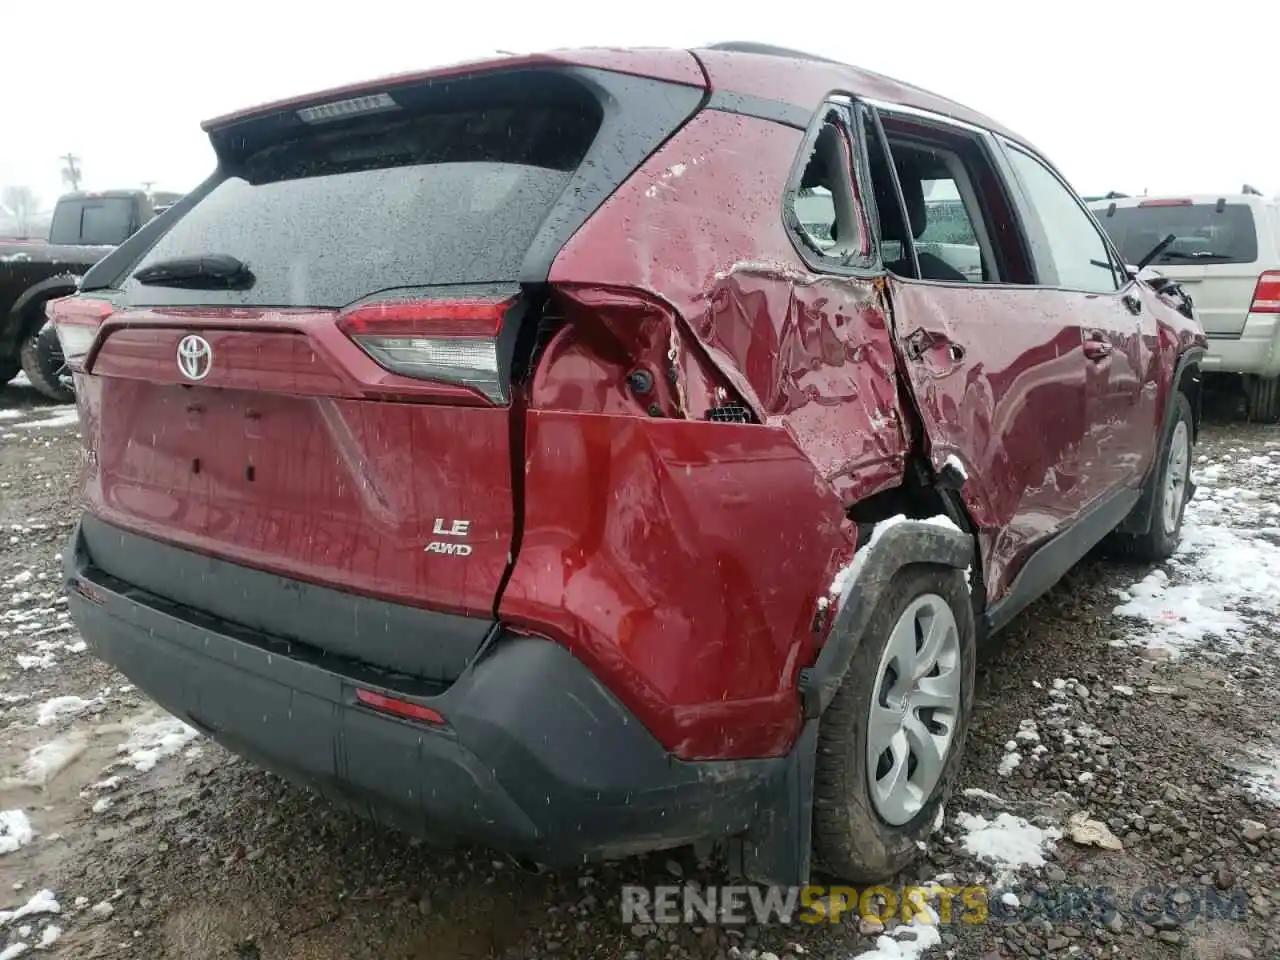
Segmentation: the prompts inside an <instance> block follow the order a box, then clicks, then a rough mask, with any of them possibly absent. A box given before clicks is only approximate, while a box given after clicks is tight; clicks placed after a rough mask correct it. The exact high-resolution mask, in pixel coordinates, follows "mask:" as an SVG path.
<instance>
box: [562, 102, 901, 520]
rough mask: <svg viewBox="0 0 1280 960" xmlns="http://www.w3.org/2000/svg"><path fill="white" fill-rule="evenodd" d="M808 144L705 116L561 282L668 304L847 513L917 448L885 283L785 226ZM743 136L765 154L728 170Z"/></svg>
mask: <svg viewBox="0 0 1280 960" xmlns="http://www.w3.org/2000/svg"><path fill="white" fill-rule="evenodd" d="M801 137H802V135H801V133H800V132H799V131H797V130H794V129H790V128H787V127H782V126H779V125H777V124H772V123H768V122H767V121H763V120H759V119H755V118H750V117H743V116H737V115H731V114H724V113H717V112H714V111H709V112H704V113H702V114H700V115H699V116H697V117H696V118H695V119H694V120H692V121H691V122H690V123H689V124H688V125H686V126H685V127H684V128H683V129H682V130H681V131H680V133H679V134H677V135H676V136H675V137H673V138H672V140H671V141H670V142H668V143H667V144H666V145H664V146H663V148H662V149H661V150H659V151H658V152H657V153H656V154H654V156H653V157H652V158H650V160H649V162H648V163H647V164H646V165H645V167H644V168H643V169H642V170H641V171H639V172H638V173H637V175H636V176H634V177H632V179H631V180H629V181H628V182H627V183H626V184H624V185H623V187H622V188H621V189H620V190H619V191H618V192H617V193H616V194H614V196H612V197H611V198H610V199H609V200H608V201H607V202H606V203H605V204H604V205H602V206H601V208H600V210H599V211H598V212H597V214H596V215H595V216H594V217H593V218H592V219H591V221H590V222H589V223H587V224H586V226H584V227H583V229H582V230H581V231H579V233H578V234H577V235H576V236H574V238H573V239H572V240H571V241H570V242H569V244H568V245H567V246H566V247H565V249H564V250H563V251H562V253H561V255H560V257H559V258H558V259H557V261H556V264H555V265H554V267H553V269H552V274H551V280H552V282H553V283H554V284H556V285H562V284H568V285H574V284H587V283H589V282H590V283H596V284H599V283H601V282H603V283H605V284H608V285H610V286H617V287H619V288H623V289H633V290H639V291H643V292H644V293H645V294H648V295H650V296H652V297H654V298H656V299H658V300H661V301H665V302H666V303H668V304H670V305H671V308H672V310H673V312H674V315H675V316H676V317H678V318H680V319H681V320H682V321H683V325H684V326H686V327H687V328H688V329H689V331H690V332H691V334H692V335H693V336H694V337H695V338H696V340H697V342H698V344H700V346H701V348H702V349H703V350H704V351H705V354H706V356H707V357H708V358H709V359H710V361H711V362H712V363H713V364H714V365H715V367H716V368H717V369H718V370H719V372H720V374H721V375H722V376H723V377H724V379H725V380H726V381H727V382H728V384H730V385H731V386H732V387H733V388H734V389H735V390H736V391H737V392H738V393H739V394H740V396H741V397H742V399H743V400H744V401H745V402H746V403H747V404H748V405H749V406H750V407H751V408H752V410H753V412H754V413H755V415H756V417H757V418H758V419H759V420H761V421H762V422H764V423H768V424H773V425H777V426H782V427H785V428H786V429H787V430H788V431H789V432H790V433H791V434H792V435H793V436H794V437H795V438H796V443H797V445H798V446H799V447H800V449H801V450H802V451H804V453H805V455H806V456H807V457H809V459H810V460H811V461H812V463H813V464H814V466H815V467H816V469H817V471H818V474H819V476H820V477H822V478H823V479H824V480H825V481H826V482H827V483H828V484H830V485H831V486H832V488H833V489H835V490H837V491H838V493H839V495H840V496H841V498H842V499H843V500H844V501H845V502H846V503H848V502H853V501H856V500H859V499H862V498H864V497H867V496H869V495H871V494H873V493H876V492H878V491H879V490H883V489H886V488H888V487H890V486H894V485H896V484H897V483H900V482H901V479H902V476H903V470H904V463H905V458H906V454H907V450H908V446H909V443H908V440H909V438H908V436H907V432H906V427H905V425H904V419H903V417H902V415H901V411H900V409H899V403H898V392H897V386H896V381H895V378H894V373H893V370H894V361H893V351H892V345H891V343H890V340H889V330H888V323H887V319H886V315H885V312H884V310H883V309H882V308H881V306H880V302H879V299H878V296H877V293H876V285H875V281H874V280H872V279H869V278H859V277H835V276H819V275H816V274H814V273H812V272H811V271H810V270H809V269H808V268H807V267H806V266H805V265H804V263H803V262H802V261H801V260H800V258H799V257H798V256H797V254H796V252H795V249H794V247H793V246H792V243H791V239H790V238H789V236H788V235H787V232H786V228H785V226H784V224H783V220H782V211H781V209H780V207H779V203H778V198H779V197H780V196H782V194H783V192H784V190H785V187H786V182H787V177H788V175H789V173H790V170H791V167H792V163H793V161H794V158H795V154H796V151H797V150H798V149H799V146H800V141H801ZM729 142H751V143H752V144H753V149H752V150H751V151H750V152H749V153H748V152H743V153H740V154H736V155H734V156H733V157H732V159H731V160H730V159H729V158H726V157H725V155H724V151H723V148H722V147H721V144H723V143H729ZM713 152H718V154H719V155H718V158H717V163H716V164H715V165H714V167H715V168H714V169H713V167H712V165H710V164H708V163H706V162H704V158H705V157H706V156H708V155H709V154H711V153H713ZM674 170H679V171H680V175H679V176H673V175H672V171H674ZM618 236H625V237H627V238H629V240H630V242H629V243H626V244H619V243H617V242H615V241H614V240H613V239H612V238H615V237H618ZM704 237H715V238H717V242H716V243H715V244H710V243H706V242H703V238H704ZM690 402H691V404H692V400H691V401H690ZM691 415H693V416H697V413H696V412H694V413H693V414H691Z"/></svg>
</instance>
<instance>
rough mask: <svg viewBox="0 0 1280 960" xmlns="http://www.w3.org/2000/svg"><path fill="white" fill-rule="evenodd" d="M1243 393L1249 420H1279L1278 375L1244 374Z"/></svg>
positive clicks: (1279, 395)
mask: <svg viewBox="0 0 1280 960" xmlns="http://www.w3.org/2000/svg"><path fill="white" fill-rule="evenodd" d="M1244 395H1245V400H1246V403H1247V409H1248V415H1249V419H1250V420H1251V421H1253V422H1254V423H1275V422H1276V421H1277V420H1280V377H1255V376H1253V375H1251V374H1249V375H1246V376H1245V378H1244Z"/></svg>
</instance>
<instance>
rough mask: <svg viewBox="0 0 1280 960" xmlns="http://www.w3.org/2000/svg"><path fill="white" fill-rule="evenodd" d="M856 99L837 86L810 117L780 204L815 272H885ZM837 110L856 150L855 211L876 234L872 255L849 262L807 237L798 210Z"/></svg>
mask: <svg viewBox="0 0 1280 960" xmlns="http://www.w3.org/2000/svg"><path fill="white" fill-rule="evenodd" d="M855 103H856V101H855V99H854V97H853V95H852V94H850V93H846V92H843V91H840V90H833V91H831V92H829V93H828V94H827V95H826V96H824V97H823V98H822V102H821V103H820V104H819V105H818V107H817V109H815V110H814V111H813V114H812V115H811V116H810V118H809V123H808V126H807V128H806V129H805V134H804V137H803V138H802V139H801V141H800V147H799V149H798V150H797V151H796V155H795V158H794V159H793V160H792V162H791V170H790V171H789V172H788V173H787V185H786V187H785V188H784V189H783V191H782V202H781V205H780V208H781V214H782V225H783V228H784V229H785V230H786V233H787V238H788V239H789V240H790V241H791V246H792V247H793V248H794V249H795V251H796V255H797V256H798V257H800V259H801V260H802V261H803V262H804V264H805V266H807V267H808V268H809V269H810V270H812V271H813V272H814V273H820V274H829V275H834V276H842V277H864V278H865V277H875V276H879V275H881V274H882V273H883V272H884V269H883V267H882V266H881V264H880V251H879V245H878V244H877V243H875V233H874V217H873V215H872V214H873V212H874V200H873V199H871V198H870V196H869V194H868V193H867V190H868V184H869V181H868V180H867V179H866V178H865V177H863V176H862V168H863V166H864V165H865V163H866V144H865V142H864V140H863V138H862V131H861V129H860V128H859V127H858V126H857V125H856V124H855V123H854V122H853V121H854V104H855ZM833 112H834V113H835V114H836V115H837V116H838V117H839V119H840V122H841V123H843V124H844V127H845V132H846V134H847V135H848V136H849V142H850V144H851V145H852V149H853V153H854V157H853V163H854V169H853V170H851V171H850V176H851V178H852V179H853V180H854V181H855V186H856V187H857V192H858V195H859V199H860V200H861V203H860V205H859V209H856V210H854V211H853V215H854V216H855V217H860V218H861V219H862V228H863V230H865V231H866V233H867V236H869V237H871V238H872V243H871V244H870V247H871V253H870V255H869V256H867V257H860V258H857V259H856V260H851V261H846V262H841V261H839V260H836V259H834V258H832V257H827V256H825V255H824V254H822V253H819V252H818V251H816V250H814V249H813V248H812V247H811V246H810V245H809V244H808V243H807V242H806V241H805V239H804V236H803V229H802V228H801V226H800V218H799V217H798V216H797V215H796V211H795V200H796V196H797V195H798V194H799V192H800V181H801V179H802V178H803V177H804V171H805V169H806V168H807V167H808V165H809V159H810V157H811V156H812V154H813V149H814V146H815V144H816V143H817V140H818V134H819V133H820V132H821V131H822V127H823V125H824V124H826V122H827V118H828V117H829V116H830V115H831V114H832V113H833Z"/></svg>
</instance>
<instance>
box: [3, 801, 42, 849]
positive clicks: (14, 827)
mask: <svg viewBox="0 0 1280 960" xmlns="http://www.w3.org/2000/svg"><path fill="white" fill-rule="evenodd" d="M35 835H36V832H35V831H34V830H33V829H31V821H30V820H28V819H27V815H26V814H25V813H23V812H22V811H21V810H0V854H5V853H13V852H14V851H15V850H17V849H19V848H21V847H25V846H26V845H27V844H28V843H30V842H31V841H32V840H34V839H35Z"/></svg>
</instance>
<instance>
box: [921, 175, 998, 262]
mask: <svg viewBox="0 0 1280 960" xmlns="http://www.w3.org/2000/svg"><path fill="white" fill-rule="evenodd" d="M920 186H921V191H920V192H921V193H922V194H923V195H924V206H925V228H924V231H923V232H922V233H921V234H920V236H919V238H918V239H917V240H916V250H917V252H918V253H928V254H930V255H931V256H935V257H938V258H940V259H941V260H943V261H944V262H946V263H948V264H950V265H951V266H953V267H955V268H956V269H957V270H958V271H959V272H960V273H962V274H964V278H965V280H967V281H968V282H969V283H981V282H982V279H983V269H982V248H981V247H980V246H979V245H978V232H977V230H975V229H974V226H973V219H972V218H971V217H970V215H969V211H968V210H967V209H966V208H965V205H964V201H963V200H962V199H961V198H960V189H959V187H958V186H957V184H956V181H955V178H954V177H939V178H936V179H930V180H922V181H921V184H920Z"/></svg>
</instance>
